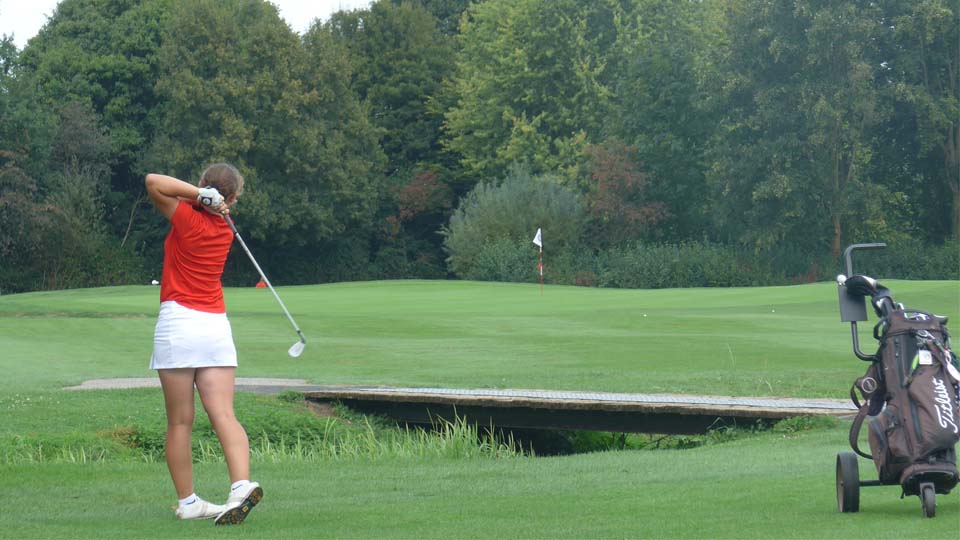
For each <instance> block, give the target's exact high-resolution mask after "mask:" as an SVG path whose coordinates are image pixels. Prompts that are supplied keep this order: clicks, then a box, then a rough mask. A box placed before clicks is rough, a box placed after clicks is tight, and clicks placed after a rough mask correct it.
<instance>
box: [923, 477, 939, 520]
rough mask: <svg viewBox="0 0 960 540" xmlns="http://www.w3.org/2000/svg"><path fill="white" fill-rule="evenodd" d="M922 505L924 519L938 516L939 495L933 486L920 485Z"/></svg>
mask: <svg viewBox="0 0 960 540" xmlns="http://www.w3.org/2000/svg"><path fill="white" fill-rule="evenodd" d="M920 504H921V505H922V506H923V517H928V518H932V517H933V516H935V515H937V493H936V491H935V490H934V488H933V484H920Z"/></svg>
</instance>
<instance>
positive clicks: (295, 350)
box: [223, 214, 307, 358]
mask: <svg viewBox="0 0 960 540" xmlns="http://www.w3.org/2000/svg"><path fill="white" fill-rule="evenodd" d="M223 219H225V220H227V223H228V224H229V225H230V229H231V230H233V236H234V237H235V238H236V239H237V241H238V242H240V247H242V248H243V251H245V252H246V253H247V257H250V262H252V263H253V266H254V267H255V268H256V269H257V272H259V273H260V278H261V279H263V282H264V283H266V284H267V287H268V288H269V289H270V292H272V293H273V297H274V298H276V299H277V302H278V303H279V304H280V307H281V308H283V313H284V314H286V316H287V318H288V319H290V324H292V325H293V328H294V330H296V331H297V335H298V336H300V340H299V341H297V342H296V343H294V344H293V345H292V346H290V349H288V350H287V354H289V355H290V356H292V357H294V358H296V357H298V356H300V354H301V353H303V348H304V347H306V346H307V338H305V337H303V332H301V331H300V327H299V326H297V322H296V321H294V320H293V317H292V316H291V315H290V312H289V311H287V306H285V305H283V300H281V299H280V295H278V294H277V291H275V290H274V289H273V285H271V284H270V280H269V279H267V276H266V275H265V274H264V273H263V270H262V269H261V268H260V265H259V264H257V260H256V259H254V258H253V253H250V249H249V248H248V247H247V244H245V243H244V242H243V238H241V237H240V233H239V232H238V231H237V226H236V225H234V224H233V219H231V218H230V216H229V215H227V214H224V215H223Z"/></svg>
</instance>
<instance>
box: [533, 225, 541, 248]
mask: <svg viewBox="0 0 960 540" xmlns="http://www.w3.org/2000/svg"><path fill="white" fill-rule="evenodd" d="M533 243H534V244H536V245H538V246H540V250H541V251H542V250H543V242H542V241H541V240H540V229H537V235H536V236H534V237H533Z"/></svg>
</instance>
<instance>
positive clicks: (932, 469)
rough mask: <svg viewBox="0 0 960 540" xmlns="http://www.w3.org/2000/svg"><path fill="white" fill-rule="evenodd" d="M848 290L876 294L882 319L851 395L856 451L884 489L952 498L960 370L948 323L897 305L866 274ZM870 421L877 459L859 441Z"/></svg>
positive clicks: (957, 475) (850, 282) (851, 282)
mask: <svg viewBox="0 0 960 540" xmlns="http://www.w3.org/2000/svg"><path fill="white" fill-rule="evenodd" d="M846 287H847V288H848V290H854V291H856V290H861V291H862V292H863V293H864V296H866V295H868V294H869V296H870V298H871V300H872V301H871V304H872V305H873V307H874V310H875V311H876V313H877V316H878V317H879V318H880V321H879V322H878V323H877V325H876V326H875V327H874V329H873V336H874V338H875V339H876V340H877V341H878V342H879V343H880V348H879V349H878V350H877V353H876V354H875V355H874V356H873V361H872V363H871V365H870V367H869V368H868V369H867V372H866V374H864V376H863V377H860V378H859V379H857V380H856V382H855V383H854V385H853V387H851V389H850V398H851V399H852V400H853V403H854V405H856V406H857V408H858V409H859V412H858V413H857V416H856V419H855V420H854V422H853V425H852V426H851V428H850V446H851V448H853V450H854V452H856V453H857V454H859V455H861V456H863V457H865V458H868V459H872V460H873V462H874V465H876V468H877V473H878V474H879V477H880V483H881V484H884V485H895V484H900V486H901V487H902V489H903V494H904V495H919V494H920V490H921V484H924V485H927V486H929V485H930V484H932V485H933V488H934V490H935V492H936V493H949V492H950V490H951V489H953V488H954V487H955V486H956V485H957V482H958V480H960V473H958V471H957V454H956V444H957V441H958V440H960V427H958V425H960V388H958V385H960V370H958V368H960V365H958V363H957V357H956V356H955V355H954V354H953V353H952V352H951V351H950V334H949V333H948V332H947V326H946V324H947V319H946V318H945V317H938V316H936V315H933V314H931V313H927V312H924V311H919V310H914V309H905V308H904V307H903V305H900V304H894V302H893V300H892V299H891V298H890V291H889V290H888V289H887V288H886V287H884V286H882V285H880V284H879V283H877V282H876V281H875V280H873V279H871V278H867V277H865V276H852V277H851V278H849V279H847V280H846ZM857 390H859V392H860V395H861V396H862V397H863V400H864V401H863V402H862V403H861V401H860V399H858V397H857V392H856V391H857ZM867 416H872V417H873V419H872V421H871V422H870V425H869V433H868V435H869V441H870V454H867V453H865V452H863V451H861V450H860V448H859V445H858V442H857V441H858V437H859V434H860V429H861V427H862V425H863V421H864V419H865V418H866V417H867Z"/></svg>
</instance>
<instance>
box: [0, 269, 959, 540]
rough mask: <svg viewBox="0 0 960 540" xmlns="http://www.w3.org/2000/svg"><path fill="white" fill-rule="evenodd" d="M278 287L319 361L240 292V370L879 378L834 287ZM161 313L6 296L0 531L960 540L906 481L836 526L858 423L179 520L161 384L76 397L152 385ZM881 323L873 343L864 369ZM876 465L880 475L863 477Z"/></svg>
mask: <svg viewBox="0 0 960 540" xmlns="http://www.w3.org/2000/svg"><path fill="white" fill-rule="evenodd" d="M886 284H887V285H888V286H890V288H891V290H892V292H893V295H894V298H895V299H896V300H897V301H900V302H903V303H905V304H906V305H908V306H910V307H917V308H921V309H925V310H928V311H932V312H936V313H938V314H941V315H947V316H950V317H951V319H954V320H955V321H956V320H958V319H957V317H960V283H958V282H956V281H939V282H897V281H894V282H889V283H886ZM280 294H281V295H282V297H283V298H284V301H285V303H286V304H287V306H288V307H289V309H290V311H291V312H292V313H293V315H294V317H295V318H296V319H297V322H298V323H299V324H300V326H301V327H302V328H303V330H304V333H305V334H306V336H307V339H308V344H307V348H306V351H305V352H304V354H303V356H301V357H300V358H299V359H291V358H289V357H288V356H287V355H286V350H287V348H288V347H289V345H290V343H292V342H293V341H294V340H295V339H296V334H295V333H294V332H293V329H292V328H291V327H290V325H289V322H288V321H287V320H286V318H285V317H284V316H283V314H282V312H281V311H280V310H279V307H278V306H277V305H276V303H275V301H274V299H273V297H272V296H270V295H269V291H264V290H263V289H254V288H249V289H227V290H226V299H227V305H228V313H229V316H230V318H231V322H232V324H233V329H234V337H235V340H236V342H237V347H238V350H239V354H240V368H239V370H238V375H239V376H243V377H282V378H304V379H307V380H308V381H310V382H311V383H314V384H378V385H393V386H445V387H454V388H458V387H459V388H484V387H485V388H529V389H550V390H580V391H588V390H594V391H606V392H644V393H654V392H668V393H692V394H709V395H740V396H796V397H832V398H844V397H846V395H847V393H848V390H849V387H850V384H851V382H852V381H853V379H855V378H856V377H857V376H859V375H862V374H863V371H864V369H865V368H866V364H865V363H864V362H860V361H859V360H857V359H856V358H855V357H854V356H853V354H852V352H851V345H850V335H849V327H848V326H847V325H846V324H843V323H841V322H840V320H839V315H838V312H837V298H836V286H835V285H834V284H831V283H820V284H812V285H799V286H792V287H765V288H744V289H682V290H608V289H587V288H575V287H546V288H545V291H544V294H543V295H542V296H541V295H540V294H539V290H538V288H537V286H536V285H522V284H499V283H472V282H425V281H401V282H374V283H344V284H335V285H323V286H305V287H282V288H281V289H280ZM157 310H158V290H157V289H156V288H154V287H115V288H105V289H87V290H76V291H59V292H41V293H30V294H21V295H10V296H0V369H2V370H3V373H4V376H3V377H2V378H0V418H2V421H0V457H3V458H4V459H2V460H0V493H2V494H4V495H5V497H4V506H3V509H2V511H0V538H11V539H14V538H17V539H19V538H132V539H137V538H226V537H231V538H233V537H244V538H491V537H494V538H496V537H510V538H731V539H732V538H838V539H840V538H842V539H850V538H871V539H873V538H895V539H897V540H903V539H912V538H917V539H924V540H927V539H940V538H943V539H951V540H954V539H956V538H957V537H958V532H960V490H958V491H955V492H954V493H952V494H950V495H940V496H938V497H937V501H938V509H937V517H936V518H934V519H924V518H922V517H921V511H920V504H919V501H918V499H917V498H916V497H910V498H908V499H904V500H901V499H900V498H899V495H900V490H899V488H898V487H896V486H894V487H882V488H867V489H864V490H863V491H862V492H861V509H862V510H861V512H860V513H858V514H840V513H838V512H837V510H836V500H835V487H834V462H835V456H836V453H837V452H840V451H848V448H847V447H848V444H847V441H846V439H847V434H846V429H847V428H848V426H849V424H847V423H841V425H840V426H819V427H815V428H813V429H812V430H811V431H802V432H800V433H784V432H761V433H748V434H746V435H744V436H742V437H739V438H734V439H733V440H729V441H727V442H720V443H712V444H707V445H705V446H702V447H698V448H693V449H687V450H662V451H654V450H642V451H641V450H633V451H619V452H603V453H594V454H582V455H574V456H565V457H552V458H533V457H515V456H514V457H505V458H494V457H489V456H487V457H472V458H466V457H464V458H460V459H453V458H442V457H423V456H421V457H410V458H400V457H390V456H391V455H392V454H390V453H389V452H388V453H385V454H383V455H385V456H387V457H382V456H381V457H366V458H363V457H353V458H349V457H348V458H337V459H326V458H323V459H298V458H297V456H296V455H295V454H282V453H281V454H271V453H269V452H266V453H263V454H262V455H255V456H254V464H253V470H254V474H255V479H257V480H259V481H261V482H262V483H263V485H264V489H265V492H266V497H265V499H264V501H263V503H261V505H260V506H258V507H257V509H256V510H255V512H254V515H253V516H252V517H251V518H250V520H249V521H248V522H247V523H245V524H244V525H243V526H242V527H237V528H214V527H213V525H212V524H211V523H209V522H204V523H179V522H177V521H176V520H175V519H174V517H173V512H172V510H171V509H170V506H171V504H175V502H176V500H175V498H174V494H173V490H172V487H171V485H170V479H169V476H168V474H167V471H166V466H165V465H164V464H163V461H162V458H161V457H160V456H161V455H162V454H160V453H158V451H157V449H158V445H161V444H162V435H163V430H164V424H165V421H164V413H163V405H162V396H161V394H160V391H159V390H158V389H139V390H122V391H121V390H118V391H82V392H81V391H64V390H62V388H63V387H64V386H70V385H75V384H78V383H80V382H82V381H84V380H87V379H93V378H110V377H152V376H155V375H154V373H153V372H151V371H150V370H148V369H147V363H148V360H149V356H150V350H151V346H152V345H151V343H152V334H153V326H154V324H155V320H156V313H157ZM871 317H872V315H871ZM874 322H875V320H871V321H870V322H869V323H867V324H864V325H863V328H862V331H861V335H860V339H861V346H862V348H863V349H864V350H866V351H868V352H872V350H874V349H875V344H874V342H873V340H872V338H871V337H870V336H869V331H870V329H871V327H872V325H873V323H874ZM237 411H238V416H239V417H240V420H241V422H243V423H245V424H246V425H248V426H250V427H251V429H252V432H251V437H252V438H256V437H259V436H261V435H264V434H265V432H267V431H269V430H270V429H275V430H276V432H277V433H281V434H282V433H298V432H300V431H305V430H309V429H314V428H315V427H316V425H317V419H316V418H314V417H312V416H310V415H309V414H308V413H307V412H305V410H304V409H303V406H302V404H297V403H294V402H286V401H283V400H280V399H277V398H276V397H271V396H257V395H253V394H238V397H237ZM197 420H198V422H197V430H196V435H195V440H197V439H203V440H207V441H210V440H212V439H211V437H212V435H211V432H210V427H209V422H208V421H207V420H206V418H205V416H204V415H202V414H198V416H197ZM343 425H344V426H346V427H344V429H352V428H349V426H348V425H347V423H344V424H343ZM356 427H357V426H356V422H355V423H354V428H356ZM360 436H366V435H364V434H363V433H361V434H360ZM378 436H379V435H378ZM38 445H39V446H43V448H44V449H42V450H41V449H40V448H39V446H38ZM149 448H152V449H153V450H152V451H150V452H148V451H147V450H148V449H149ZM464 455H474V454H464ZM40 459H42V460H44V461H42V462H40V461H39V460H40ZM860 470H861V476H862V477H863V478H865V479H872V478H875V477H876V473H875V472H874V470H873V465H872V463H870V462H868V461H866V460H860ZM196 472H197V492H198V493H199V494H200V495H201V496H203V497H207V498H209V499H212V500H214V501H219V500H221V499H222V498H223V497H224V495H225V493H226V487H227V486H226V482H227V481H226V471H225V467H224V465H223V464H222V463H218V462H217V458H216V456H212V457H211V456H207V457H206V458H205V459H203V460H202V462H200V463H198V464H197V465H196Z"/></svg>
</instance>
